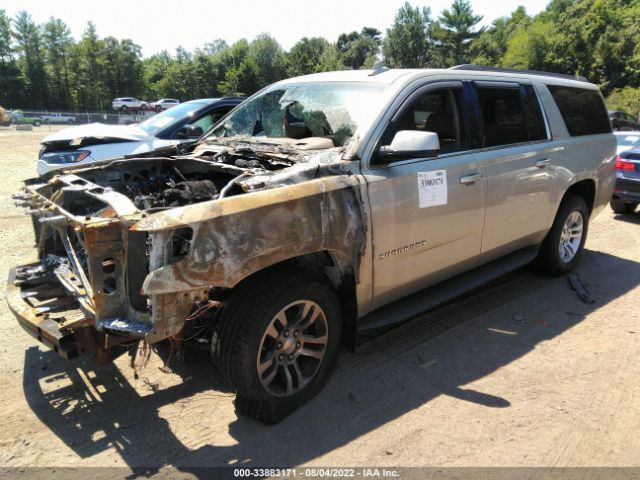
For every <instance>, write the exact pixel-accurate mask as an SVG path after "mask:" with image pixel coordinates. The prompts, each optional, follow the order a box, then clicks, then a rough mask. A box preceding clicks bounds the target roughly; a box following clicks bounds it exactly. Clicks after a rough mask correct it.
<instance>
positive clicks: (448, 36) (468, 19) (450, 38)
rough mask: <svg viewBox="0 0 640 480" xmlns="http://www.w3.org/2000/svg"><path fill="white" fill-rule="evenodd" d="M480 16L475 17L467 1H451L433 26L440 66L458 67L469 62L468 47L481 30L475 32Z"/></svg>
mask: <svg viewBox="0 0 640 480" xmlns="http://www.w3.org/2000/svg"><path fill="white" fill-rule="evenodd" d="M481 20H482V15H475V14H474V13H473V8H472V7H471V2H470V1H469V0H453V3H452V4H451V7H450V8H449V9H447V10H444V11H443V12H442V14H441V15H440V17H439V18H438V22H437V24H436V26H435V30H434V37H435V38H436V40H437V41H438V43H439V50H440V56H441V61H442V62H443V65H442V66H452V65H460V64H463V63H468V62H469V60H470V54H469V45H470V44H471V41H472V40H473V39H474V38H476V37H477V36H478V35H480V34H481V33H482V31H483V29H480V30H476V25H477V24H478V23H480V21H481Z"/></svg>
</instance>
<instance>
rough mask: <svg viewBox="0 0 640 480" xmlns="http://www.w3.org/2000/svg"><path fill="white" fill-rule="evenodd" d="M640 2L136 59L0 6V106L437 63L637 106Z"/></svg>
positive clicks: (127, 46)
mask: <svg viewBox="0 0 640 480" xmlns="http://www.w3.org/2000/svg"><path fill="white" fill-rule="evenodd" d="M639 19H640V1H639V0H552V1H551V2H550V3H549V5H548V6H547V8H546V9H545V10H544V11H542V12H540V13H539V14H537V15H535V16H531V15H529V14H527V12H526V10H525V8H524V7H518V8H516V9H515V10H514V11H513V12H512V13H511V14H510V15H508V16H505V17H502V18H499V19H497V20H495V21H493V23H492V24H491V25H490V26H488V27H486V28H481V27H480V26H479V25H480V22H481V20H482V16H481V15H478V14H477V13H476V12H474V11H473V9H472V7H471V4H470V2H469V0H453V3H452V4H451V6H450V7H449V8H448V9H446V10H444V11H443V12H442V13H441V14H440V15H439V16H438V17H437V18H434V16H433V15H432V12H431V10H430V9H429V7H427V6H424V7H416V6H412V5H411V4H410V3H408V2H407V3H405V4H404V5H403V6H402V7H400V9H399V10H398V11H397V13H396V15H395V18H394V19H393V22H392V23H391V25H390V26H389V28H387V29H386V32H384V34H383V32H380V31H379V30H377V29H375V28H372V27H363V28H362V29H361V30H360V31H354V32H350V33H343V34H341V35H340V36H339V37H338V39H337V41H336V42H334V43H332V42H329V41H327V40H326V39H324V38H321V37H311V38H308V37H305V38H302V39H301V40H300V41H298V42H297V43H296V44H295V45H294V46H293V47H292V48H291V49H290V50H289V51H285V50H284V49H283V48H282V47H281V46H280V45H279V44H278V42H277V41H276V40H275V39H274V38H273V37H272V36H270V35H269V34H266V33H262V34H259V35H258V36H257V37H255V38H254V39H253V40H251V41H249V40H246V39H242V40H239V41H237V42H235V43H233V44H231V45H229V44H228V43H227V42H226V41H225V40H223V39H216V40H213V41H211V42H209V43H207V44H205V45H203V46H202V47H201V48H197V49H195V50H194V51H187V50H185V49H184V48H182V47H178V48H177V49H176V51H175V53H173V54H171V53H169V52H167V51H163V52H161V53H157V54H154V55H151V56H150V57H147V58H143V57H142V53H141V48H140V46H138V45H137V44H136V43H135V42H133V40H131V39H117V38H114V37H112V36H108V37H104V38H103V37H100V36H99V35H98V33H97V31H96V28H95V25H94V24H93V23H91V22H89V23H88V25H87V28H86V30H85V31H84V33H83V34H82V36H81V37H80V39H78V40H76V39H74V38H73V37H72V35H71V32H70V30H69V28H68V27H67V25H66V24H65V23H64V22H63V21H62V20H61V19H59V18H53V17H51V18H50V19H49V20H48V21H47V22H46V23H44V24H42V25H38V24H36V23H35V22H34V21H33V19H32V17H31V16H30V15H29V13H28V12H26V11H22V12H19V13H18V14H17V15H16V16H15V17H14V18H10V17H9V16H8V15H7V14H6V12H5V11H4V10H0V105H3V106H5V107H13V108H16V107H22V108H30V109H61V110H107V109H108V108H110V105H111V100H112V99H113V98H116V97H120V96H135V97H140V98H143V99H148V100H155V99H158V98H162V97H170V98H178V99H180V100H188V99H193V98H203V97H217V96H222V95H249V94H251V93H254V92H255V91H257V90H259V89H260V88H262V87H263V86H265V85H268V84H270V83H272V82H274V81H277V80H280V79H282V78H286V77H291V76H296V75H304V74H308V73H316V72H322V71H330V70H343V69H361V68H370V67H371V66H372V65H373V64H374V63H375V62H376V61H377V60H378V59H383V60H384V61H385V63H386V64H387V65H388V66H389V67H392V68H446V67H449V66H453V65H458V64H463V63H475V64H479V65H489V66H498V67H513V68H523V69H532V70H542V71H550V72H558V73H567V74H571V75H581V76H585V77H587V78H589V80H591V81H592V82H594V83H596V84H598V85H599V86H600V87H601V89H602V91H603V93H604V94H605V95H608V96H609V99H610V104H612V105H611V106H613V107H615V108H625V109H627V110H628V111H630V112H632V113H634V114H637V113H638V111H639V110H640V47H639V46H638V45H639V43H638V40H637V39H638V38H640V35H639V34H640V20H639Z"/></svg>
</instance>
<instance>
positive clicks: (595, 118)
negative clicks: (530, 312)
mask: <svg viewBox="0 0 640 480" xmlns="http://www.w3.org/2000/svg"><path fill="white" fill-rule="evenodd" d="M547 88H548V89H549V91H550V92H551V96H552V97H553V100H554V101H555V102H556V105H558V109H559V110H560V113H561V114H562V118H563V119H564V123H565V125H566V126H567V130H568V131H569V135H571V136H572V137H579V136H582V135H597V134H599V133H610V132H611V122H610V121H609V115H608V114H607V109H606V107H605V106H604V101H603V100H602V96H601V95H600V92H599V91H597V90H589V89H586V88H576V87H563V86H559V85H547Z"/></svg>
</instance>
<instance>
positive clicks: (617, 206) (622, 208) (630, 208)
mask: <svg viewBox="0 0 640 480" xmlns="http://www.w3.org/2000/svg"><path fill="white" fill-rule="evenodd" d="M609 205H611V210H613V211H614V212H615V213H622V214H625V213H633V212H635V211H636V208H637V207H638V204H637V203H627V202H625V201H624V200H622V199H621V198H612V199H611V201H610V202H609Z"/></svg>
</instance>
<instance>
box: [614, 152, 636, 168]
mask: <svg viewBox="0 0 640 480" xmlns="http://www.w3.org/2000/svg"><path fill="white" fill-rule="evenodd" d="M635 169H636V166H635V165H634V163H633V162H627V161H625V160H622V158H620V155H618V156H617V157H616V170H619V171H621V172H633V171H634V170H635Z"/></svg>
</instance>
